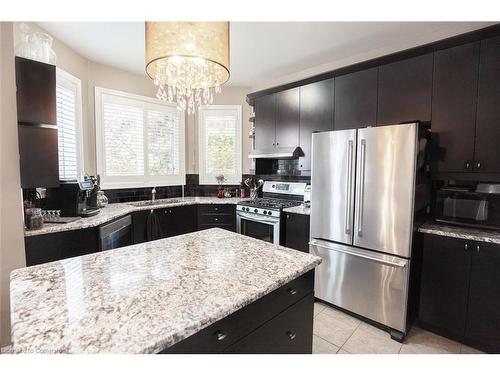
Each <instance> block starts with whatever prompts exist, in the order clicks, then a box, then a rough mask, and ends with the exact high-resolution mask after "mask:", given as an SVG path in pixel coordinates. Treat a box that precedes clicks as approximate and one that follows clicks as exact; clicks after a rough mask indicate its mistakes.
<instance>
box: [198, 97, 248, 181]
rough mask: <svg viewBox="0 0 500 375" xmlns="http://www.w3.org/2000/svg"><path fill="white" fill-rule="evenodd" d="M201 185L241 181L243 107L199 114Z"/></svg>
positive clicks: (205, 109)
mask: <svg viewBox="0 0 500 375" xmlns="http://www.w3.org/2000/svg"><path fill="white" fill-rule="evenodd" d="M198 119H199V131H198V135H199V174H200V184H202V185H215V184H217V180H216V178H215V177H216V176H218V175H224V177H225V178H226V181H225V184H227V185H235V184H239V183H240V181H241V106H239V105H208V106H202V107H201V108H200V111H199V114H198Z"/></svg>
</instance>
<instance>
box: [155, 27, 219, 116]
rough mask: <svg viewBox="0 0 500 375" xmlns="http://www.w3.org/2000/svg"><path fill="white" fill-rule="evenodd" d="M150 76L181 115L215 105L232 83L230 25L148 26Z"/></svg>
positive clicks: (159, 91)
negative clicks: (218, 95)
mask: <svg viewBox="0 0 500 375" xmlns="http://www.w3.org/2000/svg"><path fill="white" fill-rule="evenodd" d="M146 73H147V74H148V76H149V77H150V78H151V79H153V82H154V84H155V85H156V86H158V92H157V94H156V96H157V97H158V99H160V100H163V101H166V102H170V103H176V104H177V108H178V109H179V110H181V111H185V110H187V112H188V114H192V113H194V112H195V109H196V106H198V107H199V106H201V105H202V104H211V103H212V101H213V94H214V92H215V93H220V92H221V85H222V84H224V83H225V82H226V81H227V80H228V79H229V22H146Z"/></svg>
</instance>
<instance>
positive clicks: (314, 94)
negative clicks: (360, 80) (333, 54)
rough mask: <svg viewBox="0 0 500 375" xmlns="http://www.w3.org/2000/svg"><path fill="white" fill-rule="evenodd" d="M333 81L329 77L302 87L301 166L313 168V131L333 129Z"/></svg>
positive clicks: (308, 169)
mask: <svg viewBox="0 0 500 375" xmlns="http://www.w3.org/2000/svg"><path fill="white" fill-rule="evenodd" d="M333 83H334V80H333V78H332V79H327V80H324V81H319V82H315V83H311V84H309V85H305V86H302V87H301V88H300V132H299V142H300V143H299V144H300V148H301V149H302V151H303V152H304V157H301V158H299V168H300V169H301V170H303V171H310V170H311V140H312V133H314V132H321V131H329V130H333V91H334V90H333Z"/></svg>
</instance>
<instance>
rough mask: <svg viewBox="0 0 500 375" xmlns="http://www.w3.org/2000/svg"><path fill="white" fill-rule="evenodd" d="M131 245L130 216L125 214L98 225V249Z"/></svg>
mask: <svg viewBox="0 0 500 375" xmlns="http://www.w3.org/2000/svg"><path fill="white" fill-rule="evenodd" d="M128 245H132V216H131V215H127V216H124V217H122V218H120V219H117V220H114V221H112V222H111V223H107V224H104V225H101V226H100V227H99V251H103V250H110V249H116V248H117V247H123V246H128Z"/></svg>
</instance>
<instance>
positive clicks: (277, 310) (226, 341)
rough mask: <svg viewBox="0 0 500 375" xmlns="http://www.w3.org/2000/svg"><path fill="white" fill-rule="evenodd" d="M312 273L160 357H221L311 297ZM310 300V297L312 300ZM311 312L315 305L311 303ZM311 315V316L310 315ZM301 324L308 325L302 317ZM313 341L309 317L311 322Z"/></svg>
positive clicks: (205, 329) (172, 348) (187, 339)
mask: <svg viewBox="0 0 500 375" xmlns="http://www.w3.org/2000/svg"><path fill="white" fill-rule="evenodd" d="M313 291H314V270H312V271H309V272H308V273H306V274H304V275H302V276H300V277H298V278H296V279H294V280H292V281H290V282H289V283H287V284H285V285H283V286H281V287H280V288H278V289H276V290H274V291H272V292H271V293H269V294H267V295H265V296H263V297H262V298H260V299H258V300H256V301H255V302H253V303H251V304H249V305H247V306H245V307H243V308H241V309H240V310H237V311H236V312H234V313H232V314H231V315H228V316H227V317H225V318H223V319H221V320H219V321H217V322H215V323H213V324H212V325H210V326H208V327H206V328H204V329H202V330H201V331H199V332H197V333H195V334H194V335H192V336H190V337H188V338H186V339H184V340H182V341H180V342H178V343H177V344H175V345H173V346H171V347H169V348H166V349H165V350H164V351H162V353H221V352H224V351H225V350H226V349H227V348H228V347H229V346H230V345H232V344H235V343H236V342H237V341H239V340H241V339H243V338H244V337H245V336H247V335H249V334H250V333H251V332H253V331H255V330H256V329H258V328H259V327H261V326H263V325H264V324H265V323H267V322H269V321H270V320H271V319H273V318H274V317H276V316H278V315H280V314H281V313H282V312H283V311H285V310H287V309H288V308H289V307H290V306H292V305H294V304H296V303H297V302H298V301H300V300H301V299H303V298H304V297H305V296H307V295H309V294H310V295H311V296H312V295H313V294H312V292H313ZM311 298H312V297H311ZM310 305H311V309H312V308H313V305H314V301H313V300H312V299H311V301H310ZM311 314H312V313H311ZM302 318H303V323H304V324H306V325H308V324H309V318H308V315H307V314H305V315H304V316H303V317H302ZM310 320H311V321H310V325H311V337H312V315H311V319H310Z"/></svg>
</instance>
